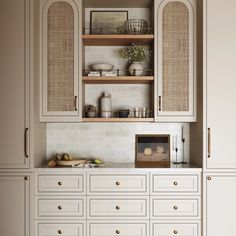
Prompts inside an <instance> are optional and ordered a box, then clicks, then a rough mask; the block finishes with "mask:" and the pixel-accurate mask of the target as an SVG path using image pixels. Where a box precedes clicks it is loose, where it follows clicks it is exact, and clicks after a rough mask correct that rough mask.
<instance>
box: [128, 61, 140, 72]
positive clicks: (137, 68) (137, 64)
mask: <svg viewBox="0 0 236 236" xmlns="http://www.w3.org/2000/svg"><path fill="white" fill-rule="evenodd" d="M129 73H130V75H132V76H140V75H142V74H143V65H142V64H141V63H140V62H138V61H134V62H132V63H131V64H130V66H129Z"/></svg>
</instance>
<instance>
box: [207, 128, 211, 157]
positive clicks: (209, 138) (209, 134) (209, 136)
mask: <svg viewBox="0 0 236 236" xmlns="http://www.w3.org/2000/svg"><path fill="white" fill-rule="evenodd" d="M207 134H208V155H207V157H208V158H210V157H211V129H210V128H208V129H207Z"/></svg>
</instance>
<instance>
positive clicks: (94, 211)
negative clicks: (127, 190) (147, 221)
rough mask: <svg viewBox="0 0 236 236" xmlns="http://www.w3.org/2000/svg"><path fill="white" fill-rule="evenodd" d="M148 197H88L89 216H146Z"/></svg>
mask: <svg viewBox="0 0 236 236" xmlns="http://www.w3.org/2000/svg"><path fill="white" fill-rule="evenodd" d="M147 204H148V198H142V197H140V198H137V197H136V198H135V197H132V198H128V197H119V198H112V199H111V198H105V197H101V198H97V197H96V198H89V199H88V207H87V210H88V217H89V218H103V219H104V218H109V219H111V218H141V219H143V218H148V205H147Z"/></svg>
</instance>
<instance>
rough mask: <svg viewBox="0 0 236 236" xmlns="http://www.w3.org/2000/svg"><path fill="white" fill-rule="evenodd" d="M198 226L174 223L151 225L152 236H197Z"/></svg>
mask: <svg viewBox="0 0 236 236" xmlns="http://www.w3.org/2000/svg"><path fill="white" fill-rule="evenodd" d="M198 228H199V226H198V224H192V223H186V224H182V223H177V224H176V223H174V224H163V223H160V224H159V223H154V225H153V231H154V232H153V236H174V235H176V236H199V235H200V234H199V233H200V232H199V229H198Z"/></svg>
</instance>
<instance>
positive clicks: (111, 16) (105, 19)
mask: <svg viewBox="0 0 236 236" xmlns="http://www.w3.org/2000/svg"><path fill="white" fill-rule="evenodd" d="M127 20H128V11H91V12H90V34H122V33H124V23H125V21H127Z"/></svg>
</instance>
